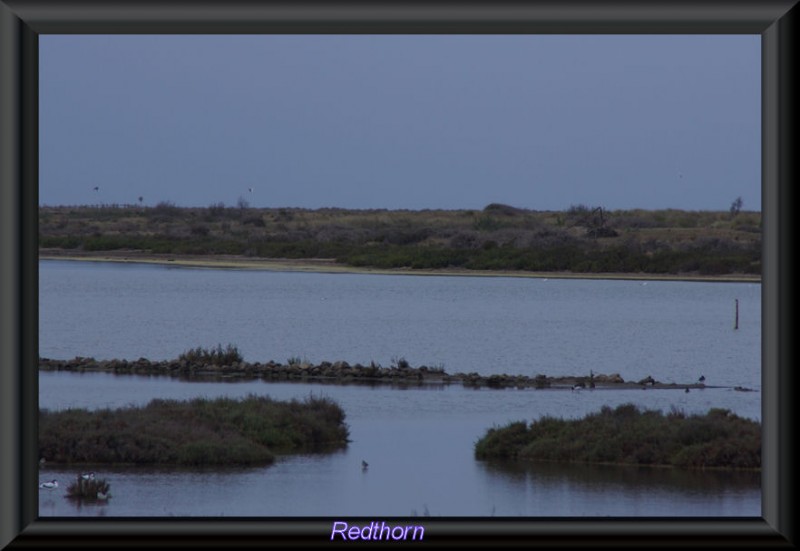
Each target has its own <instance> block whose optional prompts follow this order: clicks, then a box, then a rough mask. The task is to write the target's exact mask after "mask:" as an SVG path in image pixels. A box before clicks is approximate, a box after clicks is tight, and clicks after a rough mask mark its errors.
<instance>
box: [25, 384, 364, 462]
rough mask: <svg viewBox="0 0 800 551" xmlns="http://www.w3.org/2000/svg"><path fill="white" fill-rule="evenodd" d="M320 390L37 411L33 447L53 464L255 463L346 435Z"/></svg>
mask: <svg viewBox="0 0 800 551" xmlns="http://www.w3.org/2000/svg"><path fill="white" fill-rule="evenodd" d="M344 418H345V414H344V411H343V410H342V409H341V407H340V406H339V405H338V404H336V403H335V402H333V401H332V400H330V399H327V398H315V397H309V398H306V399H305V400H303V401H298V400H292V401H289V402H280V401H275V400H272V399H270V398H268V397H263V396H253V395H250V396H248V397H246V398H244V399H241V400H235V399H231V398H217V399H213V400H211V399H206V398H196V399H193V400H189V401H177V400H162V399H156V400H153V401H151V402H150V403H149V404H147V405H146V406H143V407H126V408H121V409H100V410H94V411H89V410H86V409H68V410H63V411H57V412H53V411H48V410H41V411H40V412H39V453H40V454H41V457H43V458H46V460H47V463H48V464H49V463H55V464H151V465H180V466H206V465H255V464H269V463H271V462H273V461H274V459H275V454H291V453H312V452H325V451H333V450H335V449H340V448H344V447H346V446H347V439H348V436H349V433H348V428H347V425H346V424H345V423H344Z"/></svg>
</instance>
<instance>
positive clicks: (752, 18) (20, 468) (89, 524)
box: [0, 0, 798, 548]
mask: <svg viewBox="0 0 800 551" xmlns="http://www.w3.org/2000/svg"><path fill="white" fill-rule="evenodd" d="M795 4H796V1H795V0H780V1H766V2H765V1H759V0H747V1H743V0H742V1H737V0H728V1H714V0H699V1H692V2H687V1H673V2H669V1H664V0H656V1H641V0H640V1H633V0H628V1H624V0H618V1H598V2H586V1H580V0H562V1H555V0H551V1H541V2H537V1H527V2H524V1H510V0H500V1H499V2H491V1H489V0H482V1H469V0H468V1H464V2H457V3H456V2H448V1H444V0H433V1H417V0H408V1H405V2H398V1H397V0H390V1H387V2H365V1H363V0H361V1H353V2H343V1H341V0H331V1H328V2H325V1H308V0H299V1H293V2H292V1H288V0H287V1H283V2H277V1H252V0H251V1H248V0H232V1H225V2H223V1H217V2H210V1H205V2H203V1H180V0H165V1H157V0H138V1H132V0H124V1H114V2H112V1H101V0H60V1H57V0H49V1H48V0H0V511H2V512H1V513H0V547H4V546H8V547H9V548H21V547H31V546H46V547H48V548H50V547H52V548H58V547H67V546H79V547H85V548H89V547H103V548H108V547H115V546H118V545H119V546H127V547H140V546H141V547H143V546H147V545H164V546H179V545H180V546H183V547H198V548H200V547H204V548H208V547H225V548H229V547H239V546H248V547H254V546H266V545H280V546H296V545H303V546H307V545H324V544H326V543H328V542H329V541H330V534H331V525H332V520H334V519H322V518H302V519H293V518H286V519H252V520H250V519H247V520H245V519H238V520H223V519H220V520H210V519H164V518H147V519H136V520H126V519H92V520H86V519H68V520H67V519H47V518H38V497H37V494H38V492H37V489H36V488H37V462H36V460H37V457H38V453H37V415H38V382H37V380H38V379H37V377H38V250H37V233H38V36H39V35H40V34H151V33H152V34H184V33H190V34H241V33H276V34H307V33H321V34H384V33H386V34H510V33H542V34H685V33H688V34H758V35H761V44H762V213H763V219H764V223H763V267H764V268H763V273H762V308H763V315H762V404H763V406H762V421H763V427H764V430H763V450H762V465H763V469H762V481H763V490H762V516H761V517H760V518H748V519H741V518H737V519H725V518H703V519H680V518H667V519H662V518H636V519H630V518H609V519H604V518H592V519H580V518H571V519H564V518H536V519H524V518H523V519H497V518H493V519H480V518H477V519H476V518H469V519H458V518H444V519H425V520H424V521H423V522H421V523H422V524H423V525H424V526H425V527H426V532H425V542H424V543H425V545H427V546H428V547H430V546H436V545H441V546H444V545H452V546H455V545H459V546H475V545H481V546H485V545H489V546H506V545H509V546H510V545H516V546H531V547H533V546H544V545H546V546H585V547H599V546H620V547H622V546H636V547H642V546H649V545H653V546H678V545H689V544H691V545H695V546H709V547H710V546H714V547H723V546H724V547H753V548H763V547H767V546H778V547H782V546H786V547H793V546H794V542H795V539H796V538H795V529H794V522H793V519H794V502H795V493H794V465H795V457H796V456H795V453H794V434H793V430H792V424H791V420H792V419H794V416H793V414H794V410H795V408H794V402H793V399H792V396H791V393H792V390H793V389H794V380H795V378H794V376H793V371H794V367H795V364H794V362H793V361H792V360H793V359H794V353H793V352H794V350H793V346H792V344H793V342H792V337H793V331H792V329H793V320H794V294H793V288H794V281H795V274H796V271H795V270H794V266H793V263H792V260H793V254H794V251H793V242H792V236H793V235H794V233H793V231H792V228H793V227H794V226H795V223H794V220H795V218H796V216H793V215H794V212H793V209H794V208H795V204H796V203H795V200H794V194H793V186H792V184H794V183H795V178H794V176H795V170H794V167H795V164H794V163H795V161H794V157H795V143H796V142H795V137H796V132H797V123H796V118H795V110H794V98H795V97H796V95H797V90H796V86H795V72H796V69H795V65H796V64H795V63H794V59H793V57H792V56H793V53H794V49H795V48H794V46H795V45H796V44H795V43H796V36H797V11H798V10H797V7H796V5H795ZM352 520H353V521H358V520H363V521H366V522H369V521H370V520H373V519H352ZM381 520H387V521H389V520H392V519H385V518H382V519H381ZM417 520H419V519H417Z"/></svg>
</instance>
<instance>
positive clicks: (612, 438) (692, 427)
mask: <svg viewBox="0 0 800 551" xmlns="http://www.w3.org/2000/svg"><path fill="white" fill-rule="evenodd" d="M475 456H476V457H477V458H478V459H506V460H507V459H512V460H513V459H516V460H523V461H555V462H561V463H572V462H579V463H614V464H633V465H653V466H673V467H680V468H695V469H702V468H728V469H760V468H761V425H760V424H759V423H757V422H755V421H752V420H749V419H744V418H741V417H738V416H736V415H734V414H733V413H731V412H730V411H729V410H726V409H716V408H715V409H711V410H710V411H709V412H708V413H706V414H705V415H686V414H685V413H684V412H682V411H678V410H673V411H672V412H670V413H669V414H666V415H664V414H662V413H661V412H660V411H652V410H640V409H639V408H637V407H636V406H635V405H633V404H624V405H621V406H618V407H617V408H616V409H611V408H610V407H608V406H603V408H602V409H601V410H600V412H599V413H594V414H590V415H587V416H586V417H584V418H583V419H577V420H564V419H556V418H554V417H543V418H541V419H540V420H538V421H534V422H532V423H531V424H530V425H527V424H526V423H525V422H522V421H520V422H514V423H510V424H509V425H507V426H505V427H501V428H492V429H489V431H488V432H487V434H486V435H485V436H484V437H483V438H481V439H480V440H479V441H478V442H477V443H476V444H475Z"/></svg>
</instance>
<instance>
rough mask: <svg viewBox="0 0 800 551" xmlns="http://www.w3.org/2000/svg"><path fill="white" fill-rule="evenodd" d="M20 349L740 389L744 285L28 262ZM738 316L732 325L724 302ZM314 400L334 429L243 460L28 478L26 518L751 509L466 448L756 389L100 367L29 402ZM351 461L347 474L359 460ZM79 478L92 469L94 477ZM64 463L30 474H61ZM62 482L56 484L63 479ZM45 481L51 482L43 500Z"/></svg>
mask: <svg viewBox="0 0 800 551" xmlns="http://www.w3.org/2000/svg"><path fill="white" fill-rule="evenodd" d="M39 288H40V354H41V355H42V356H44V357H51V358H63V359H66V358H71V357H74V356H94V357H95V358H98V359H101V358H127V359H136V358H138V357H141V356H144V357H147V358H151V359H168V358H174V357H176V356H177V355H178V354H180V353H181V352H183V351H184V350H187V349H189V348H193V347H196V346H212V345H216V344H217V343H221V344H223V345H225V344H227V343H229V342H230V343H233V344H236V345H237V346H238V348H239V350H240V351H241V352H242V354H243V355H244V357H245V358H246V359H247V360H248V361H267V360H269V359H274V360H276V361H281V362H285V361H286V360H287V359H288V358H289V357H301V358H306V359H308V360H309V361H313V362H319V361H322V360H329V361H336V360H346V361H349V362H351V363H355V362H361V363H368V362H369V361H376V362H379V363H382V364H383V365H389V364H390V363H391V362H392V360H393V359H398V358H400V357H404V358H406V359H407V360H408V361H409V362H410V363H411V364H412V365H414V366H416V365H420V364H427V365H443V366H444V367H445V369H447V370H448V371H449V372H456V371H463V372H470V371H476V372H479V373H481V374H491V373H513V374H518V373H519V374H525V375H535V374H537V373H546V374H548V375H570V374H584V375H588V373H589V370H590V369H591V370H592V371H594V373H596V374H597V373H620V374H621V375H622V376H623V377H624V378H625V379H626V380H638V379H640V378H644V377H646V376H647V375H652V376H653V377H655V378H656V379H658V380H661V381H665V382H670V381H674V382H693V381H695V380H696V379H697V377H698V376H699V375H700V374H704V375H705V376H706V379H707V380H706V383H707V384H712V385H715V384H716V385H724V386H728V387H730V386H746V387H750V388H754V389H756V390H760V340H761V336H760V292H761V288H760V285H757V284H723V283H686V282H653V281H651V282H648V283H647V285H642V282H637V281H594V280H553V279H550V280H547V281H545V280H541V279H522V278H482V277H409V276H374V275H371V276H370V275H345V274H308V273H285V272H266V271H259V272H251V271H230V270H225V271H223V270H199V269H181V268H166V267H158V266H131V265H124V266H123V265H115V264H94V263H92V264H88V263H87V264H84V263H77V262H66V261H63V262H56V261H42V262H41V263H40V285H39ZM737 298H738V299H739V304H740V326H739V327H740V328H739V330H738V331H734V330H733V314H734V299H737ZM249 393H255V394H263V395H270V396H272V397H274V398H279V399H288V398H303V397H305V396H308V395H309V394H310V393H313V394H314V395H324V396H329V397H331V398H333V399H335V400H336V401H337V402H339V403H340V404H341V405H342V407H343V408H344V410H345V412H346V413H347V422H348V425H349V426H350V433H351V439H352V442H351V443H350V444H349V446H348V448H347V449H346V450H344V451H342V452H338V453H335V454H330V455H316V456H314V455H311V456H290V457H285V458H281V459H280V460H279V461H278V462H277V463H276V464H275V465H272V466H270V467H265V468H255V469H244V470H242V469H227V470H218V469H217V470H212V471H186V470H175V469H172V470H169V469H157V470H153V469H141V468H137V469H104V471H103V475H104V476H105V478H107V479H108V480H109V482H110V483H111V486H112V489H111V492H112V494H113V495H114V497H113V498H112V499H111V500H110V501H109V503H108V504H106V505H95V506H86V505H84V506H81V507H78V506H76V505H75V504H72V503H71V502H70V501H69V500H66V499H64V498H63V489H62V488H60V489H59V490H56V491H54V492H47V491H44V490H42V491H40V512H41V514H42V515H45V516H48V515H57V516H58V515H65V516H75V515H79V516H82V515H88V516H94V515H104V516H173V515H174V516H267V517H268V516H317V515H319V516H346V515H353V516H356V515H358V516H373V517H374V516H381V515H382V516H392V515H396V516H408V515H413V514H419V515H423V514H426V513H429V514H431V515H434V516H438V515H445V516H491V515H495V516H543V515H546V516H552V515H556V516H607V515H614V516H639V515H647V516H650V515H652V516H720V515H722V516H760V480H759V477H758V475H752V474H731V473H676V472H674V471H669V470H657V469H631V468H617V467H604V468H598V467H586V466H580V467H578V466H563V465H546V466H542V465H536V466H524V467H523V466H520V465H507V464H506V465H502V464H495V463H486V462H481V461H476V460H475V459H474V456H473V445H474V442H475V441H476V440H477V439H478V438H480V436H482V435H483V434H484V432H485V431H486V429H488V428H490V427H492V426H499V425H504V424H506V423H507V422H509V421H516V420H522V419H526V420H532V419H536V418H538V417H540V416H542V415H556V416H562V417H570V418H573V417H580V416H583V415H585V414H586V413H589V412H592V411H597V410H598V409H599V408H600V407H601V406H602V405H610V406H615V405H618V404H621V403H626V402H633V403H636V404H638V405H641V406H643V407H649V408H658V409H662V410H664V411H669V410H670V409H671V408H673V407H676V408H681V409H683V410H685V411H687V412H705V411H707V410H708V409H709V408H711V407H724V408H728V409H731V410H732V411H734V412H735V413H737V414H739V415H742V416H745V417H749V418H752V419H756V420H760V407H761V405H760V392H750V393H742V392H735V391H733V390H731V389H730V388H708V389H705V390H702V391H693V392H690V393H688V394H685V393H683V392H678V391H672V390H663V391H660V390H652V389H651V390H647V391H632V390H600V389H598V390H596V391H584V392H578V393H573V392H569V391H556V390H538V391H537V390H533V389H527V390H516V389H509V390H496V389H480V390H474V389H464V388H462V387H459V386H449V387H434V388H426V389H407V390H398V389H391V388H385V387H358V386H338V385H321V384H299V383H265V382H262V381H250V382H238V383H213V382H207V383H196V382H195V383H190V382H181V381H177V380H173V379H169V378H164V377H139V376H125V377H121V376H114V375H110V374H104V373H93V374H78V373H48V372H43V373H41V374H40V407H43V408H50V409H62V408H67V407H88V408H97V407H119V406H124V405H128V404H144V403H147V401H149V400H150V399H152V398H155V397H163V398H178V399H183V398H192V397H196V396H208V397H215V396H223V395H226V396H244V395H247V394H249ZM362 459H366V460H367V461H368V462H369V463H370V468H369V469H368V471H367V472H362V470H361V466H360V465H361V460H362ZM98 474H99V473H98ZM74 475H75V473H74V471H73V470H69V469H67V470H63V469H50V468H47V467H46V468H45V469H43V471H42V472H41V473H40V478H41V480H49V479H51V478H59V479H60V480H62V482H64V483H66V482H67V481H68V480H70V479H71V478H72V477H74ZM64 485H65V484H62V486H64ZM59 492H61V494H59Z"/></svg>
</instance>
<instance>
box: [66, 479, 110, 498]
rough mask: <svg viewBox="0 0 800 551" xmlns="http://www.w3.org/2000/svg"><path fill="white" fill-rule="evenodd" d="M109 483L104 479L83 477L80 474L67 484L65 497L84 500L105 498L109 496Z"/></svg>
mask: <svg viewBox="0 0 800 551" xmlns="http://www.w3.org/2000/svg"><path fill="white" fill-rule="evenodd" d="M109 488H110V486H109V484H108V482H106V481H105V479H100V478H90V479H86V478H83V477H82V476H81V475H80V474H79V475H78V476H77V479H76V480H75V482H72V483H70V485H69V486H67V497H71V498H74V499H85V500H106V499H108V498H110V497H111V494H110V493H109Z"/></svg>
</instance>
